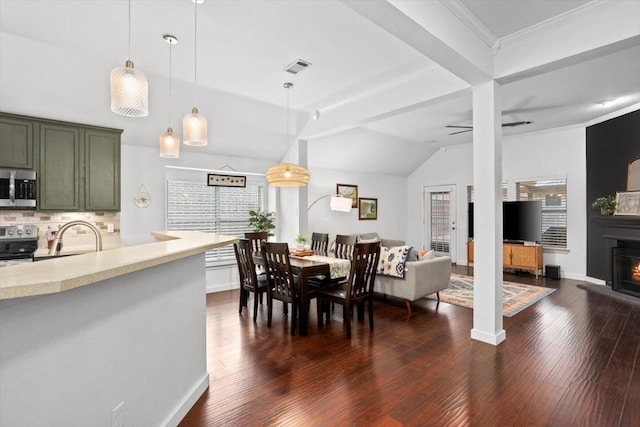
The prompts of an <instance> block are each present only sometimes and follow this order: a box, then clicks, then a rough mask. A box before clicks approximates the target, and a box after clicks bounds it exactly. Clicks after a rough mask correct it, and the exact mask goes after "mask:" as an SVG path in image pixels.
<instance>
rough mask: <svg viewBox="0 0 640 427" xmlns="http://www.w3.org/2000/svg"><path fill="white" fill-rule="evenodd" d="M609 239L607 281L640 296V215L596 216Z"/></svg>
mask: <svg viewBox="0 0 640 427" xmlns="http://www.w3.org/2000/svg"><path fill="white" fill-rule="evenodd" d="M593 219H594V220H595V222H596V223H598V224H599V225H600V226H601V227H602V237H603V238H604V240H605V242H606V248H603V249H605V251H604V252H603V253H602V258H601V259H602V262H604V263H606V264H607V270H608V271H607V276H606V283H607V285H608V286H611V289H613V290H615V291H618V292H624V293H626V294H629V295H633V296H636V297H639V298H640V280H639V277H638V275H639V274H640V271H638V268H640V267H638V265H639V264H640V217H639V216H595V217H593Z"/></svg>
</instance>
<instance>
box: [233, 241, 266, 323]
mask: <svg viewBox="0 0 640 427" xmlns="http://www.w3.org/2000/svg"><path fill="white" fill-rule="evenodd" d="M233 250H234V252H235V254H236V261H237V263H238V274H239V276H240V308H239V310H238V312H239V313H240V314H242V307H246V306H247V300H248V297H249V293H251V292H253V293H254V297H253V321H254V322H255V321H256V317H257V315H258V297H259V296H260V294H262V293H264V292H266V291H267V281H266V278H265V277H264V276H262V277H259V276H258V275H257V274H256V266H255V263H254V262H253V249H252V246H251V241H250V240H249V239H239V240H238V243H234V244H233Z"/></svg>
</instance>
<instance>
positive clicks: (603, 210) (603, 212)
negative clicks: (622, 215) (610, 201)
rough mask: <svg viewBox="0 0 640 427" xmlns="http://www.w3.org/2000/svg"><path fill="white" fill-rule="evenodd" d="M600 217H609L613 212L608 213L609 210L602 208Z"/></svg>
mask: <svg viewBox="0 0 640 427" xmlns="http://www.w3.org/2000/svg"><path fill="white" fill-rule="evenodd" d="M600 215H605V216H609V215H611V212H609V211H608V210H606V209H603V208H601V209H600Z"/></svg>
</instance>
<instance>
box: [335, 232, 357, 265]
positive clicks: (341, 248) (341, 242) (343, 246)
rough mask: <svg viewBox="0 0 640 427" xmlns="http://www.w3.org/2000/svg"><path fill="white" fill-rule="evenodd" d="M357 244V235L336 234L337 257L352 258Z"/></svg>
mask: <svg viewBox="0 0 640 427" xmlns="http://www.w3.org/2000/svg"><path fill="white" fill-rule="evenodd" d="M355 244H356V236H347V235H343V234H338V235H336V247H335V254H336V258H343V259H351V257H352V256H353V245H355Z"/></svg>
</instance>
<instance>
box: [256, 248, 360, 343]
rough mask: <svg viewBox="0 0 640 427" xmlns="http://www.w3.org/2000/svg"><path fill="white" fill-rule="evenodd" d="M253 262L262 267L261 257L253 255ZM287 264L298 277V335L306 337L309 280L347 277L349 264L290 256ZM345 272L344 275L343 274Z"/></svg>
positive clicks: (344, 260) (327, 259)
mask: <svg viewBox="0 0 640 427" xmlns="http://www.w3.org/2000/svg"><path fill="white" fill-rule="evenodd" d="M253 258H254V262H255V263H256V264H258V265H261V266H263V267H264V260H263V259H262V256H259V255H258V254H254V257H253ZM289 262H290V264H291V271H292V273H293V274H295V275H296V276H298V286H299V289H298V291H299V292H300V307H299V315H298V331H299V332H298V333H299V334H300V335H301V336H306V335H307V330H308V324H309V305H310V300H309V278H310V277H313V276H326V277H330V278H331V279H337V278H339V277H346V275H348V274H349V273H348V271H349V268H350V266H351V262H350V261H349V260H347V259H341V258H333V257H323V256H317V255H313V256H309V257H301V256H295V255H290V256H289ZM345 272H346V273H345Z"/></svg>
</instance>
